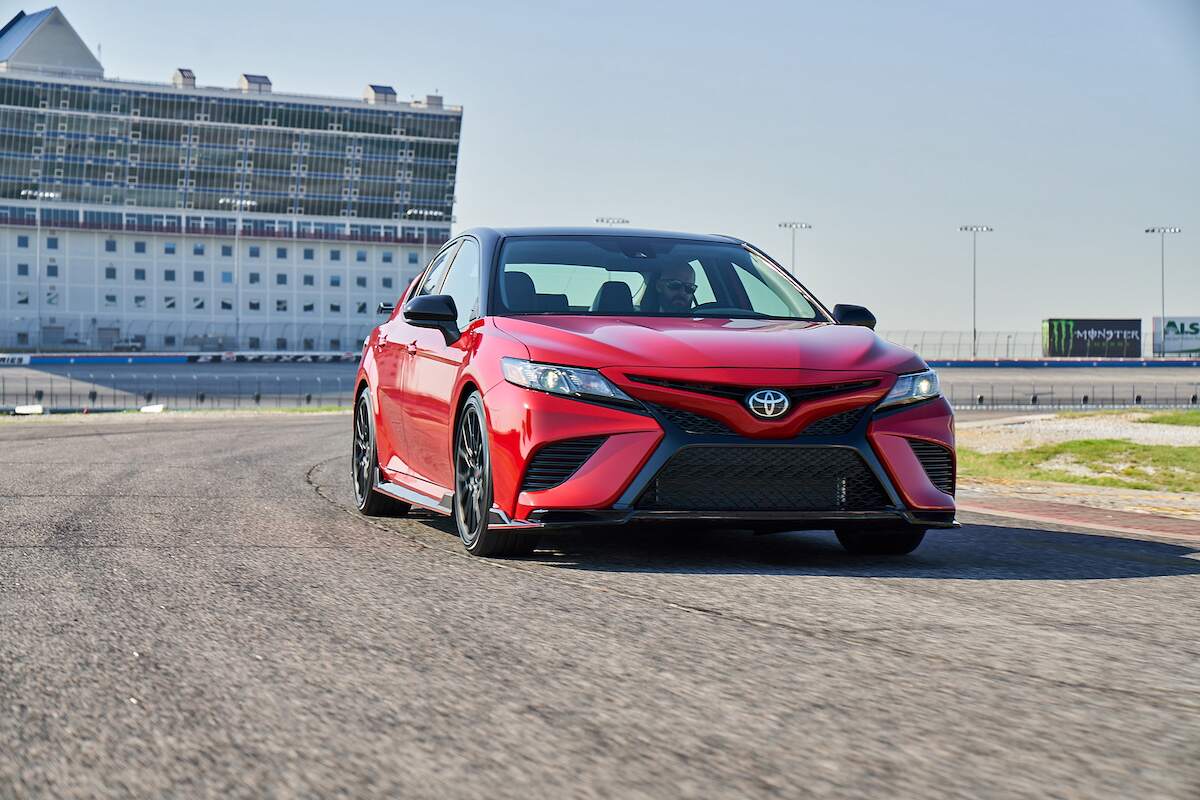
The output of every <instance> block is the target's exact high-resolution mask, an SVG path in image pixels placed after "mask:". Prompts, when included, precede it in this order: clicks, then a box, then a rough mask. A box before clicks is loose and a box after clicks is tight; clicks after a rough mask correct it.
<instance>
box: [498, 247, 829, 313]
mask: <svg viewBox="0 0 1200 800" xmlns="http://www.w3.org/2000/svg"><path fill="white" fill-rule="evenodd" d="M495 296H496V297H497V298H498V299H499V301H500V303H499V305H500V306H501V307H502V308H503V309H507V312H508V313H510V314H586V315H598V316H628V315H634V316H659V317H687V318H692V317H715V318H721V319H788V320H804V321H822V322H824V321H827V318H826V317H825V315H824V314H823V313H822V312H820V311H818V310H817V308H816V305H815V303H814V301H812V300H811V299H810V298H809V297H808V296H807V295H806V294H805V293H804V292H803V291H802V290H801V289H800V288H799V287H797V286H796V284H794V283H793V282H792V281H791V280H790V279H789V278H788V277H787V276H786V275H784V274H783V272H782V271H781V270H780V269H779V268H778V267H776V266H775V265H774V264H772V263H771V262H769V261H768V260H767V259H765V258H764V257H762V256H760V255H758V254H757V253H755V252H753V251H751V250H750V249H748V248H746V247H742V246H741V245H738V244H734V243H728V244H726V243H724V242H709V241H693V240H687V239H665V238H663V239H660V238H651V237H633V236H629V237H626V236H546V237H518V238H513V239H509V240H508V241H506V242H505V243H504V246H503V248H502V250H501V253H500V271H499V274H498V283H497V286H496V289H495Z"/></svg>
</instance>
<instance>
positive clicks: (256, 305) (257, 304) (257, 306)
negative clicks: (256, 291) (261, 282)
mask: <svg viewBox="0 0 1200 800" xmlns="http://www.w3.org/2000/svg"><path fill="white" fill-rule="evenodd" d="M249 308H250V310H251V311H261V310H262V301H261V300H251V301H250V305H249Z"/></svg>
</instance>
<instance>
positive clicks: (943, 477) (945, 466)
mask: <svg viewBox="0 0 1200 800" xmlns="http://www.w3.org/2000/svg"><path fill="white" fill-rule="evenodd" d="M908 444H909V446H910V447H912V450H913V453H914V454H915V455H916V456H917V460H918V461H920V462H921V467H922V468H923V469H924V470H925V474H926V475H928V476H929V482H930V483H932V484H933V485H934V487H935V488H936V489H937V490H938V491H939V492H945V493H946V494H949V495H952V494H954V453H952V452H950V449H949V448H947V447H943V446H942V445H940V444H934V443H933V442H925V441H918V440H917V439H909V440H908Z"/></svg>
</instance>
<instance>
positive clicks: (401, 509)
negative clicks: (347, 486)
mask: <svg viewBox="0 0 1200 800" xmlns="http://www.w3.org/2000/svg"><path fill="white" fill-rule="evenodd" d="M350 475H351V478H352V480H353V483H354V502H355V505H356V506H357V507H358V510H359V511H360V512H362V513H363V514H366V515H367V516H369V517H396V516H400V515H401V514H406V513H408V511H409V509H410V508H412V506H410V505H409V504H408V503H405V502H403V501H400V500H397V499H395V498H394V497H388V496H387V495H384V494H381V493H380V492H377V491H375V487H376V486H377V485H379V483H380V480H379V453H378V449H377V448H376V446H375V415H374V414H373V413H372V410H371V396H370V393H368V392H365V391H364V392H363V393H362V394H361V395H359V398H358V402H356V403H355V404H354V444H353V445H352V446H351V448H350Z"/></svg>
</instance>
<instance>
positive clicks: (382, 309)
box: [375, 303, 396, 317]
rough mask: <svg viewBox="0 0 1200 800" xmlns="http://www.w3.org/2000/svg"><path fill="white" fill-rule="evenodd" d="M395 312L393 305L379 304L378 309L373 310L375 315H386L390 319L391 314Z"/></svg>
mask: <svg viewBox="0 0 1200 800" xmlns="http://www.w3.org/2000/svg"><path fill="white" fill-rule="evenodd" d="M395 310H396V305H395V303H380V304H379V307H378V308H376V309H375V313H376V314H387V315H388V316H389V317H390V316H391V315H392V312H393V311H395Z"/></svg>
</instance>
